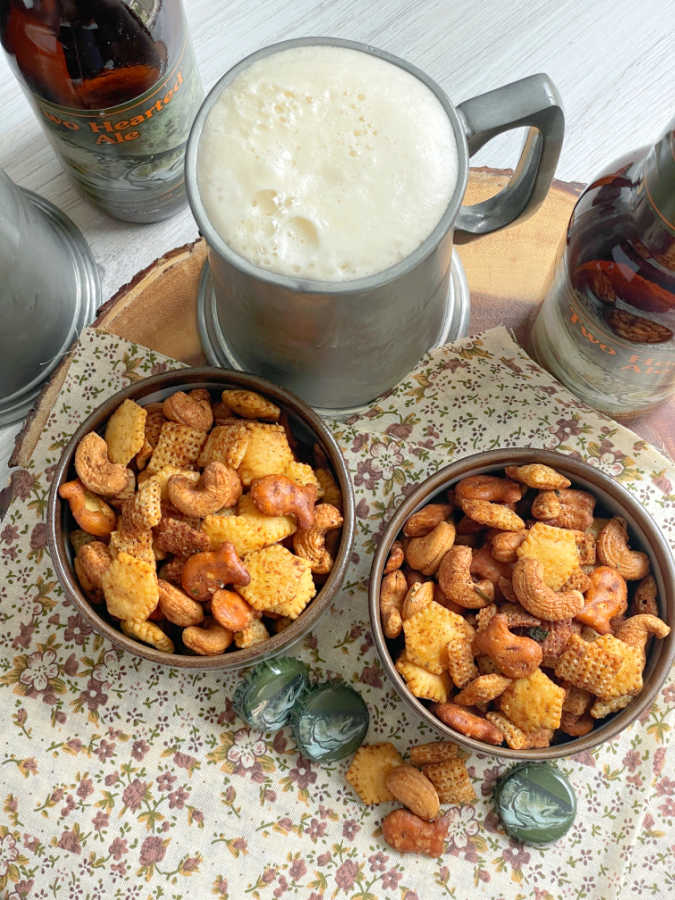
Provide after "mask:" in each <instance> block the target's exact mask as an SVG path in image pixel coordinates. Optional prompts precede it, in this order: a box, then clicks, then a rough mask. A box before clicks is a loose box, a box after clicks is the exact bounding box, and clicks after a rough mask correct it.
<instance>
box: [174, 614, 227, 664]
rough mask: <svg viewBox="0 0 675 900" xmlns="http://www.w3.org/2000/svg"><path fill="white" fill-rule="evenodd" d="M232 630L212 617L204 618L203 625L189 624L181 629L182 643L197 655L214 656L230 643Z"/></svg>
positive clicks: (223, 650)
mask: <svg viewBox="0 0 675 900" xmlns="http://www.w3.org/2000/svg"><path fill="white" fill-rule="evenodd" d="M232 638H233V635H232V632H231V631H228V630H227V629H226V628H223V626H222V625H219V624H218V623H217V622H214V621H213V619H205V620H204V624H203V625H190V626H189V627H188V628H184V629H183V643H184V644H185V646H186V647H187V648H188V650H192V651H193V653H197V654H198V655H199V656H215V655H217V654H218V653H224V652H225V651H226V650H227V648H228V647H229V646H230V644H231V643H232Z"/></svg>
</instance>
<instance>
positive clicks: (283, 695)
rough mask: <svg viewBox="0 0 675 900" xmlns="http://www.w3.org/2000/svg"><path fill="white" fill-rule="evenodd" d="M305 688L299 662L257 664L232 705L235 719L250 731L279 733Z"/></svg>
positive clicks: (280, 659) (303, 668) (304, 671)
mask: <svg viewBox="0 0 675 900" xmlns="http://www.w3.org/2000/svg"><path fill="white" fill-rule="evenodd" d="M308 687H309V670H308V669H307V666H306V665H305V664H304V663H303V662H300V660H299V659H293V657H290V656H280V657H277V658H276V659H267V660H265V661H264V662H261V663H259V664H258V665H257V666H256V667H255V668H254V669H252V670H251V671H250V672H249V673H248V674H247V675H245V676H244V678H243V680H242V681H241V682H240V684H239V686H238V687H237V689H236V691H235V693H234V697H233V699H232V704H233V706H234V708H235V710H236V712H237V715H238V716H240V717H241V718H242V719H243V720H244V721H245V722H247V723H248V724H249V725H250V726H251V727H252V728H257V729H258V731H278V730H279V729H280V728H282V727H283V726H284V725H285V724H286V722H287V721H288V717H289V716H290V714H291V710H292V709H293V707H294V706H295V704H296V702H297V700H298V697H300V696H301V694H303V693H304V691H306V690H307V688H308Z"/></svg>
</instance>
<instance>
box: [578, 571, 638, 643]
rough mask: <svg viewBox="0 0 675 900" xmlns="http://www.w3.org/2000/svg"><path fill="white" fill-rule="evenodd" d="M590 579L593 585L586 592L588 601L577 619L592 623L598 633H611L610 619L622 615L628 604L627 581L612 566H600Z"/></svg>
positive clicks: (586, 623) (588, 623) (587, 623)
mask: <svg viewBox="0 0 675 900" xmlns="http://www.w3.org/2000/svg"><path fill="white" fill-rule="evenodd" d="M588 579H589V581H590V585H591V586H590V588H589V589H588V591H587V592H586V602H585V604H584V607H583V609H581V610H580V611H579V612H578V613H577V614H576V616H575V619H576V620H577V622H581V623H582V624H584V625H590V626H591V628H594V629H595V631H597V632H598V634H609V633H610V631H611V630H612V629H611V626H610V619H613V618H614V616H620V615H621V614H622V613H624V612H625V611H626V608H627V606H628V601H627V596H628V588H627V586H626V581H625V579H624V578H622V577H621V575H619V573H618V572H617V570H616V569H612V568H611V567H610V566H598V567H597V568H596V569H594V570H593V571H592V572H591V574H590V575H589V576H588Z"/></svg>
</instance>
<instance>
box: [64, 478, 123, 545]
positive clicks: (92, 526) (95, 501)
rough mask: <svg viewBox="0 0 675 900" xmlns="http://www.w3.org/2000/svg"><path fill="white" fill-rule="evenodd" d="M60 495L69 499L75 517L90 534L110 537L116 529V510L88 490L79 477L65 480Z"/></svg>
mask: <svg viewBox="0 0 675 900" xmlns="http://www.w3.org/2000/svg"><path fill="white" fill-rule="evenodd" d="M59 497H61V499H62V500H67V501H68V505H69V506H70V511H71V513H72V514H73V518H74V519H75V521H76V522H77V524H78V525H79V526H80V528H82V529H84V531H86V532H88V533H89V534H93V535H94V536H95V537H108V536H109V535H110V533H111V532H112V531H114V530H115V525H116V523H117V516H116V515H115V510H114V509H111V508H110V507H109V506H108V504H107V503H106V502H105V501H103V500H101V498H100V497H97V496H96V494H92V493H91V491H88V490H87V489H86V488H85V486H84V485H83V484H82V482H81V481H80V480H79V479H75V480H74V481H66V482H64V483H63V484H62V485H61V486H60V487H59Z"/></svg>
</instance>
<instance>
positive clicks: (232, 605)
mask: <svg viewBox="0 0 675 900" xmlns="http://www.w3.org/2000/svg"><path fill="white" fill-rule="evenodd" d="M211 615H212V616H213V618H214V619H215V620H216V622H218V624H219V625H222V626H223V628H227V630H228V631H233V632H234V631H243V630H244V628H246V627H247V626H248V625H250V624H251V622H252V621H253V619H254V618H255V616H254V613H253V609H252V608H251V607H250V606H249V605H248V603H247V602H246V601H245V600H244V598H243V597H242V596H241V595H240V594H237V593H236V592H235V591H228V590H226V589H221V590H218V591H216V592H215V593H214V594H213V596H212V597H211Z"/></svg>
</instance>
